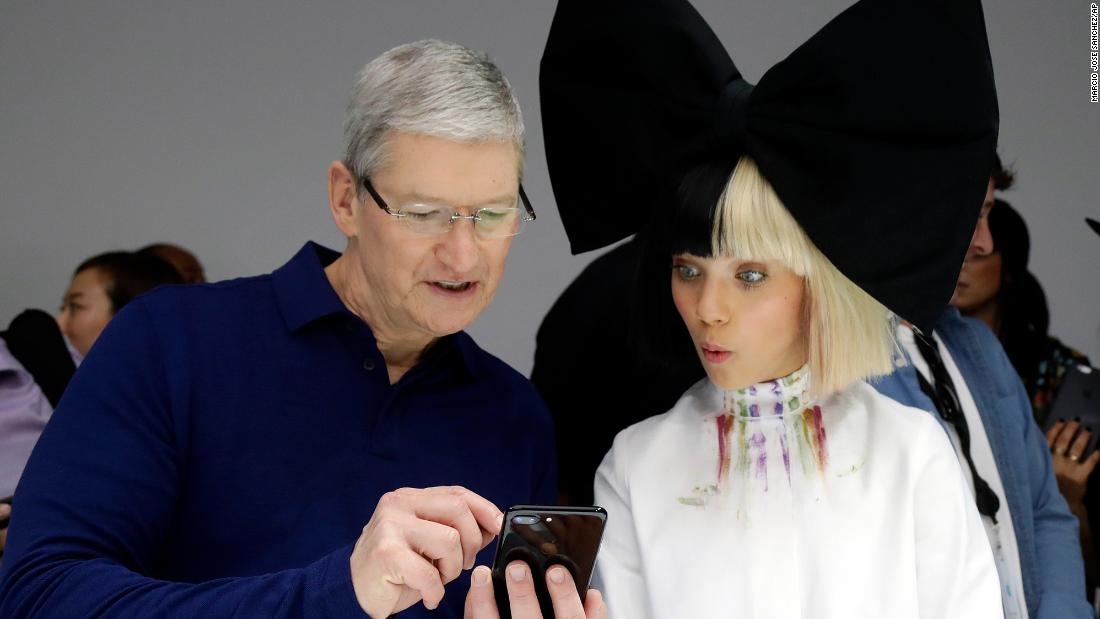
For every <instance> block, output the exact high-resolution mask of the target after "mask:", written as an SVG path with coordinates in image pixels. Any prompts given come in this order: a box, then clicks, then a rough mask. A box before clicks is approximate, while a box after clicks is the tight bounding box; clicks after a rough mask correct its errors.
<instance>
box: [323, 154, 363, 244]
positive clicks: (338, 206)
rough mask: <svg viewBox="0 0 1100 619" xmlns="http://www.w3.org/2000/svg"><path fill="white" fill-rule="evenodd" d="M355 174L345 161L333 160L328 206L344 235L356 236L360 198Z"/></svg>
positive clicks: (329, 178)
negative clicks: (356, 219)
mask: <svg viewBox="0 0 1100 619" xmlns="http://www.w3.org/2000/svg"><path fill="white" fill-rule="evenodd" d="M357 190H358V186H357V185H356V183H355V175H354V174H352V173H351V170H349V169H348V167H347V166H346V165H345V164H344V162H343V161H333V162H332V165H330V166H329V167H328V208H329V210H330V211H332V219H333V221H335V222H336V227H337V228H339V229H340V232H343V233H344V236H346V237H348V238H349V239H350V238H354V237H355V235H356V234H357V227H356V225H355V217H356V215H357V214H358V213H357V211H358V208H359V199H358V193H359V192H358V191H357Z"/></svg>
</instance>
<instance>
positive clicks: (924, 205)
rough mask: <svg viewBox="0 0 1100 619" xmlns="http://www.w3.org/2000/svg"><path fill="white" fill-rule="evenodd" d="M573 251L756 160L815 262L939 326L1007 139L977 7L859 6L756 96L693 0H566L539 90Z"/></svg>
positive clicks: (924, 0)
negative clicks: (669, 198)
mask: <svg viewBox="0 0 1100 619" xmlns="http://www.w3.org/2000/svg"><path fill="white" fill-rule="evenodd" d="M539 83H540V91H541V103H542V118H543V129H544V132H545V140H546V155H547V162H548V165H549V168H550V177H551V181H552V183H553V187H554V194H555V198H556V200H557V204H558V209H559V210H560V212H561V217H562V221H563V223H564V225H565V228H566V232H567V233H568V235H569V239H570V242H571V244H572V249H573V252H574V253H580V252H584V251H588V250H591V249H596V248H599V247H603V246H605V245H608V244H610V243H613V242H615V241H617V240H619V239H622V238H625V237H627V236H629V235H630V234H633V233H635V232H637V231H638V230H639V229H640V228H641V227H642V226H643V225H645V223H646V222H647V221H648V219H649V217H650V212H651V211H656V212H654V213H653V216H655V217H660V216H661V213H660V209H659V208H657V207H658V206H659V205H657V204H655V203H654V202H655V201H654V197H655V196H657V195H660V194H661V190H662V189H664V188H667V186H669V185H671V184H673V183H675V182H677V179H679V178H680V177H681V175H682V174H684V172H685V171H686V170H688V169H690V168H691V167H692V166H694V165H697V164H699V163H701V162H706V161H708V160H715V159H722V160H730V159H736V157H739V156H741V155H748V156H751V157H752V158H753V159H755V160H756V162H757V164H758V166H759V168H760V170H761V172H762V173H763V174H764V176H765V177H766V178H767V179H768V181H769V182H770V183H771V184H772V186H773V187H774V188H775V190H776V193H777V194H778V195H779V197H780V199H781V200H782V201H783V203H784V205H785V206H786V207H787V208H788V209H789V210H790V212H791V213H792V214H793V215H794V217H795V219H797V220H798V222H799V223H800V224H801V226H802V227H803V229H805V230H806V232H807V234H809V236H810V238H811V239H812V240H813V242H814V243H815V244H816V245H817V247H818V248H819V249H821V251H822V252H823V253H824V254H825V255H826V256H827V257H828V258H829V259H830V260H831V261H832V262H833V264H835V265H836V266H837V268H839V269H840V270H841V272H843V273H844V274H845V275H847V276H848V277H849V278H850V279H852V280H853V281H854V282H855V283H856V284H858V285H859V286H860V287H862V288H863V289H864V290H866V291H867V292H868V293H870V294H871V295H872V296H874V297H875V298H876V299H878V300H879V301H880V302H882V303H883V304H884V305H886V306H887V307H888V308H890V309H891V310H893V311H894V312H895V313H896V314H898V315H899V316H901V317H903V318H906V319H908V320H910V321H912V322H914V323H915V324H917V325H919V326H922V327H927V326H929V325H931V324H932V323H933V322H934V320H935V318H937V317H938V315H939V313H940V312H941V311H942V309H943V307H944V305H945V304H946V302H947V299H948V298H949V296H950V294H951V291H952V289H953V288H954V284H955V280H956V278H957V277H958V273H959V267H960V265H961V264H962V260H963V256H964V255H965V252H966V248H967V246H968V244H969V240H970V237H971V234H972V232H973V230H974V226H975V223H976V222H977V217H978V212H979V210H980V208H981V204H982V199H983V196H984V193H985V189H986V184H987V182H988V180H989V176H990V173H991V171H992V168H993V158H994V152H995V148H996V142H997V123H998V114H997V97H996V90H995V87H994V83H993V70H992V65H991V62H990V56H989V44H988V41H987V38H986V32H985V22H984V16H983V14H982V7H981V3H980V1H979V0H921V1H920V2H911V1H907V0H860V1H859V2H857V3H856V4H855V5H853V6H852V7H850V8H849V9H847V10H846V11H844V12H843V13H841V14H840V15H839V16H837V17H836V18H835V19H834V20H832V21H831V22H830V23H829V24H828V25H826V26H825V27H824V28H822V29H821V30H820V31H819V32H818V33H817V34H816V35H814V36H813V37H812V38H811V39H810V40H809V41H807V42H806V43H805V44H803V45H802V46H801V47H799V48H798V49H796V50H795V51H794V52H793V53H792V54H791V55H790V56H788V57H787V58H786V59H784V60H783V61H782V62H780V63H779V64H777V65H775V66H774V67H772V68H771V69H770V70H768V71H767V73H765V74H764V76H763V77H762V78H761V79H760V81H759V83H758V84H757V85H756V86H755V87H753V86H752V85H750V84H749V83H748V82H746V81H745V80H744V79H743V78H742V76H741V74H740V73H739V72H738V70H737V68H736V67H735V66H734V64H733V62H732V61H731V60H730V58H729V56H728V54H727V53H726V51H725V50H724V49H723V47H722V45H721V43H720V42H719V41H718V38H717V37H716V36H715V35H714V33H713V32H712V31H711V30H710V28H709V27H708V26H707V24H706V22H704V21H703V19H702V17H700V15H699V14H698V13H697V12H696V11H695V9H694V8H692V6H691V5H690V4H688V2H686V1H685V0H561V1H560V3H559V5H558V9H557V13H556V14H555V16H554V23H553V25H552V27H551V29H550V37H549V40H548V42H547V44H546V51H545V53H544V55H543V58H542V68H541V74H540V78H539Z"/></svg>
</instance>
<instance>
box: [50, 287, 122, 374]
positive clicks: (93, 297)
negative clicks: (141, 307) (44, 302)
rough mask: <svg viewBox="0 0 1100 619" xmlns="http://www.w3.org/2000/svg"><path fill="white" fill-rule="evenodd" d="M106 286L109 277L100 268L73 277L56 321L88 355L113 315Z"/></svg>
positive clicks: (81, 350) (73, 343) (79, 348)
mask: <svg viewBox="0 0 1100 619" xmlns="http://www.w3.org/2000/svg"><path fill="white" fill-rule="evenodd" d="M106 286H107V278H106V277H104V276H103V274H102V273H101V272H100V270H99V269H97V268H94V267H93V268H90V269H84V270H83V271H81V272H79V273H77V274H76V276H75V277H73V281H72V282H71V283H70V284H69V289H68V290H66V291H65V297H64V298H63V299H62V300H61V313H60V314H59V315H58V316H57V324H58V326H60V327H61V332H62V333H64V334H65V337H67V338H69V342H71V343H72V345H73V348H75V349H76V350H77V352H79V353H80V355H81V356H87V354H88V351H89V350H90V349H91V348H92V344H93V343H94V342H95V341H96V338H98V337H99V334H100V333H102V332H103V328H104V327H106V326H107V323H108V322H110V321H111V317H112V316H113V315H114V311H113V308H112V306H111V299H110V297H108V296H107V287H106Z"/></svg>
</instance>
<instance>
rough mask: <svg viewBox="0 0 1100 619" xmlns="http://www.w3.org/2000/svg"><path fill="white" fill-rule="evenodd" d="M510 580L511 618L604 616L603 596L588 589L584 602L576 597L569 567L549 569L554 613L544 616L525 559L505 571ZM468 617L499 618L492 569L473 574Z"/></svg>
mask: <svg viewBox="0 0 1100 619" xmlns="http://www.w3.org/2000/svg"><path fill="white" fill-rule="evenodd" d="M504 573H505V580H506V581H507V582H508V602H509V604H511V607H512V619H605V618H606V617H607V606H605V605H604V603H603V596H601V595H600V592H599V591H596V590H595V589H589V590H588V595H586V596H585V599H584V604H583V605H582V604H581V600H580V598H579V597H577V585H576V584H575V583H574V582H573V577H572V576H571V575H570V574H569V570H567V569H565V568H563V567H561V566H560V565H558V566H555V567H552V568H550V569H549V570H547V572H546V587H547V588H548V589H549V590H550V599H551V600H552V601H553V603H554V616H553V617H543V616H542V612H541V611H540V610H539V600H538V598H537V597H536V596H535V583H534V580H532V578H531V570H530V569H529V568H528V567H527V564H526V563H524V562H523V561H513V562H512V563H510V564H509V565H508V567H507V569H506V570H505V572H504ZM464 617H465V619H500V614H499V613H498V612H497V603H496V599H495V598H494V597H493V583H492V579H491V577H490V572H489V568H487V567H485V566H483V565H482V566H478V567H477V568H475V569H474V573H473V575H472V576H471V577H470V593H469V594H468V595H467V596H466V612H465V614H464Z"/></svg>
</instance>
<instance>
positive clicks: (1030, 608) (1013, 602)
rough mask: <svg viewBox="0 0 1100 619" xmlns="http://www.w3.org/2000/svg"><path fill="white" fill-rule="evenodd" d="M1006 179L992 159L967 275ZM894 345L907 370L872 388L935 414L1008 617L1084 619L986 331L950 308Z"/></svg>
mask: <svg viewBox="0 0 1100 619" xmlns="http://www.w3.org/2000/svg"><path fill="white" fill-rule="evenodd" d="M1002 174H1003V165H1002V164H1001V161H1000V158H999V157H998V158H997V160H996V163H995V166H994V170H993V172H992V174H991V178H990V179H989V182H988V186H987V189H986V195H985V199H984V202H983V204H982V211H981V216H980V218H979V220H978V225H977V227H976V228H975V229H974V233H973V236H972V238H971V240H970V245H969V247H968V249H967V252H966V258H965V260H964V263H963V268H962V270H961V272H962V273H964V274H965V273H967V272H968V270H969V269H972V268H973V263H974V262H976V261H982V260H984V259H985V257H987V256H989V255H990V254H991V253H992V251H993V247H994V243H993V239H992V237H991V235H990V230H989V219H988V217H989V213H990V212H991V210H995V207H994V195H993V190H994V186H995V184H996V183H997V179H998V178H999V177H1000V176H1001V175H1002ZM963 277H965V275H961V276H960V279H962V278H963ZM958 288H959V286H958V284H956V291H955V292H954V293H953V298H954V299H957V298H958V297H959V290H958ZM965 288H966V287H965V286H964V292H966V290H965ZM897 337H898V341H899V342H900V344H901V347H902V350H903V351H904V353H905V356H906V357H907V359H908V361H909V365H906V366H904V367H901V368H899V369H898V370H896V371H895V372H893V373H892V374H890V375H889V376H887V377H884V378H881V379H877V380H876V381H874V383H873V384H874V385H875V387H876V388H877V389H879V390H880V391H881V392H882V393H884V394H885V395H888V396H890V397H891V398H894V399H895V400H897V401H899V402H901V403H902V404H906V405H909V406H915V407H918V408H922V409H924V410H926V411H928V412H929V413H931V414H933V415H935V416H936V418H937V419H938V420H940V423H941V425H943V427H944V430H945V431H946V432H947V434H948V436H949V437H951V440H952V443H953V445H954V446H955V451H956V453H957V456H958V461H959V465H960V466H961V467H962V469H963V471H964V474H965V477H966V478H967V481H968V484H969V486H970V490H971V492H972V493H973V495H974V501H975V503H976V504H977V506H978V509H979V511H980V512H981V514H982V520H983V522H984V524H985V528H986V533H987V535H988V537H989V542H990V545H991V547H992V548H993V553H994V556H995V557H996V559H997V570H998V573H999V576H1000V581H1001V596H1002V599H1003V602H1004V607H1005V615H1006V617H1009V618H1010V619H1011V618H1013V617H1023V616H1027V617H1031V618H1032V619H1048V618H1049V619H1066V618H1070V617H1075V618H1076V617H1081V618H1083V617H1090V616H1091V612H1092V611H1091V609H1090V608H1089V605H1088V603H1087V601H1086V600H1087V598H1086V595H1085V568H1084V565H1083V562H1082V559H1081V554H1080V551H1079V549H1078V541H1077V540H1078V531H1077V519H1076V518H1074V516H1073V514H1072V513H1071V512H1070V509H1069V507H1068V506H1067V504H1066V501H1065V500H1064V499H1063V497H1062V495H1061V494H1060V493H1059V492H1058V485H1057V482H1056V481H1055V476H1054V471H1055V468H1054V466H1055V465H1054V463H1053V462H1052V459H1051V454H1050V448H1049V445H1048V441H1047V439H1046V438H1045V437H1044V436H1043V434H1042V432H1041V431H1040V430H1039V428H1038V427H1037V426H1036V424H1035V421H1034V418H1033V417H1032V412H1031V405H1030V403H1029V401H1028V397H1027V392H1026V391H1025V390H1024V387H1023V384H1022V383H1021V381H1020V378H1019V376H1017V374H1016V371H1015V369H1014V368H1013V366H1012V363H1011V361H1009V359H1008V357H1007V355H1006V354H1005V352H1004V349H1003V348H1002V347H1001V345H1000V343H999V342H998V340H997V339H996V337H995V336H994V335H993V333H992V331H990V330H989V329H988V328H987V327H986V325H985V324H983V323H982V322H980V321H978V320H976V319H973V318H967V317H964V316H962V315H961V314H960V313H959V310H958V309H957V308H955V307H950V308H947V310H946V311H945V312H944V313H943V314H942V315H941V316H940V318H939V319H938V320H937V321H936V323H935V325H934V327H933V329H931V330H927V331H924V332H921V331H920V330H919V329H917V328H913V327H912V325H908V324H902V325H899V326H898V329H897ZM1025 613H1026V614H1025Z"/></svg>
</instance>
